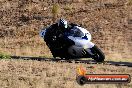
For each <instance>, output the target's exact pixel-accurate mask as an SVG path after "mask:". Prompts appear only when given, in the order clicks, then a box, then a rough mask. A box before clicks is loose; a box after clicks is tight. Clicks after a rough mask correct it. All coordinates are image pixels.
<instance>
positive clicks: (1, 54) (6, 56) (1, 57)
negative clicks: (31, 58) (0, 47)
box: [0, 53, 11, 59]
mask: <svg viewBox="0 0 132 88" xmlns="http://www.w3.org/2000/svg"><path fill="white" fill-rule="evenodd" d="M10 58H11V57H10V55H8V54H6V53H0V59H10Z"/></svg>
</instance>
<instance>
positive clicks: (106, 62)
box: [11, 56, 132, 67]
mask: <svg viewBox="0 0 132 88" xmlns="http://www.w3.org/2000/svg"><path fill="white" fill-rule="evenodd" d="M11 58H12V59H24V60H38V61H52V62H67V63H85V64H105V65H114V66H127V67H132V63H131V62H114V61H105V62H103V63H97V62H96V61H94V60H92V59H91V60H79V59H70V60H66V59H59V58H56V59H54V58H43V57H26V56H25V57H24V56H11Z"/></svg>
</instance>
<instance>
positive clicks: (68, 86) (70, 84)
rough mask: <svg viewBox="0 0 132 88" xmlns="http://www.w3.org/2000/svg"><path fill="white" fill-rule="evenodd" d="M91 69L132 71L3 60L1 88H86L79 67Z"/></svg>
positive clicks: (126, 87)
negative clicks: (79, 82) (79, 78)
mask: <svg viewBox="0 0 132 88" xmlns="http://www.w3.org/2000/svg"><path fill="white" fill-rule="evenodd" d="M80 65H82V66H83V67H84V68H87V67H89V66H94V67H95V68H94V69H93V68H87V73H91V72H94V73H96V74H130V75H132V68H127V67H121V66H120V67H116V66H109V65H103V64H97V65H90V64H89V65H88V64H75V63H59V62H57V63H56V62H44V61H41V62H40V61H30V60H28V61H26V60H0V87H1V88H82V86H80V85H78V84H77V83H76V80H75V79H76V70H77V67H79V66H80ZM131 86H132V83H129V84H86V85H84V86H83V88H131Z"/></svg>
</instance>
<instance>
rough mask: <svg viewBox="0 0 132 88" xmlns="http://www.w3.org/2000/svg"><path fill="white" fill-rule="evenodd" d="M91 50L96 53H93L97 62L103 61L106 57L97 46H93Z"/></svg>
mask: <svg viewBox="0 0 132 88" xmlns="http://www.w3.org/2000/svg"><path fill="white" fill-rule="evenodd" d="M91 51H92V53H93V54H94V55H92V59H94V60H95V61H97V62H103V61H104V59H105V55H104V53H103V52H102V51H101V50H100V49H99V48H98V47H97V46H96V45H94V47H92V48H91Z"/></svg>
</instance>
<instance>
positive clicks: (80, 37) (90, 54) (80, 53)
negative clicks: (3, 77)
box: [40, 26, 105, 62]
mask: <svg viewBox="0 0 132 88" xmlns="http://www.w3.org/2000/svg"><path fill="white" fill-rule="evenodd" d="M56 31H57V30H56ZM50 32H52V31H49V29H43V30H41V32H40V36H41V37H42V38H43V39H44V40H46V38H47V36H49V35H48V34H50V38H49V39H48V40H49V41H51V42H52V43H50V44H49V43H48V42H47V41H48V40H47V41H46V44H47V46H48V47H49V48H50V50H52V49H53V50H54V51H53V52H52V54H53V53H54V58H56V57H60V58H65V59H76V58H92V59H94V60H95V61H97V62H103V61H104V59H105V55H104V53H103V52H102V51H101V50H100V49H99V48H98V47H97V46H96V45H95V44H94V43H92V42H91V34H90V33H89V31H87V30H86V29H85V28H82V27H80V26H75V27H73V28H72V29H71V30H70V31H69V32H68V33H63V34H67V35H66V37H64V38H63V39H64V41H61V42H60V41H59V40H60V39H59V37H57V36H56V33H55V31H54V33H50ZM65 38H66V39H65ZM68 44H69V45H68ZM67 45H68V46H67ZM51 46H53V47H51Z"/></svg>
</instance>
